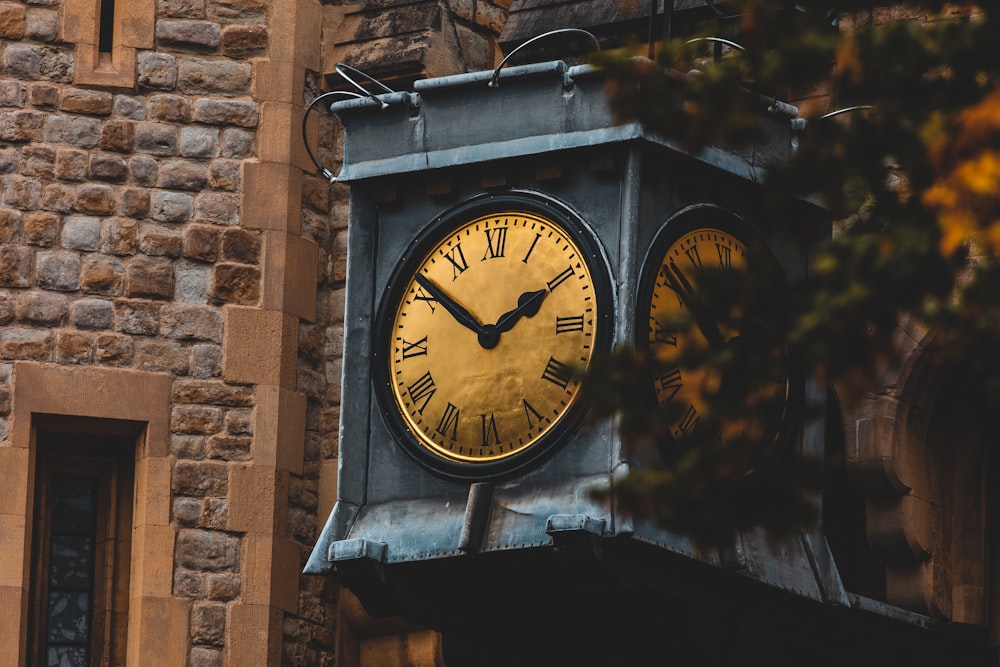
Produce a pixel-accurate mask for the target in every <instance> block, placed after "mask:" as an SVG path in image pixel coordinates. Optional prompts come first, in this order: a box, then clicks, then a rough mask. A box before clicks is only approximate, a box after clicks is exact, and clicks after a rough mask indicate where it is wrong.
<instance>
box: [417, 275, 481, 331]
mask: <svg viewBox="0 0 1000 667" xmlns="http://www.w3.org/2000/svg"><path fill="white" fill-rule="evenodd" d="M413 279H414V280H416V281H417V283H419V284H420V286H421V287H423V288H424V289H425V290H427V291H428V292H430V293H431V296H433V297H434V298H435V299H436V300H437V302H438V303H440V304H441V305H442V306H444V309H445V310H447V311H448V312H449V313H451V316H452V317H454V318H455V321H456V322H458V323H459V324H461V325H462V326H463V327H466V328H467V329H471V330H472V331H474V332H476V333H477V334H481V333H482V332H483V325H482V324H480V323H479V320H477V319H476V318H475V317H473V316H472V313H470V312H469V311H467V310H466V309H465V308H463V307H462V306H460V305H459V304H458V303H457V302H456V301H455V300H454V299H452V298H451V297H450V296H448V295H447V294H446V293H445V292H444V291H443V290H442V289H441V288H440V287H438V286H437V285H435V284H434V283H433V282H431V281H430V280H429V279H428V278H425V277H424V276H423V275H421V274H419V273H418V274H416V275H414V276H413Z"/></svg>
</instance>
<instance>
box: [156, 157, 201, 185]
mask: <svg viewBox="0 0 1000 667" xmlns="http://www.w3.org/2000/svg"><path fill="white" fill-rule="evenodd" d="M157 185H158V186H159V187H161V188H168V189H171V190H194V191H198V190H204V189H205V186H206V185H208V167H207V166H206V165H205V163H204V162H201V161H196V160H166V161H164V162H162V163H161V164H160V173H159V178H158V179H157Z"/></svg>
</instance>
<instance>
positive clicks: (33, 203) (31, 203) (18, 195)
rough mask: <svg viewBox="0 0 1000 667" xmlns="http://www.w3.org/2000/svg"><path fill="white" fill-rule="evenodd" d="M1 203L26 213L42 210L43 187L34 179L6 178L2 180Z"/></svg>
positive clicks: (0, 187) (13, 176) (0, 180)
mask: <svg viewBox="0 0 1000 667" xmlns="http://www.w3.org/2000/svg"><path fill="white" fill-rule="evenodd" d="M0 189H2V192H0V203H2V204H4V205H6V206H11V207H13V208H19V209H22V210H25V211H29V210H32V209H37V208H40V205H41V203H42V185H41V183H39V182H38V181H37V180H35V179H33V178H24V177H23V176H15V175H11V176H4V177H2V178H0Z"/></svg>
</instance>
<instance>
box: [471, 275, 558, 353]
mask: <svg viewBox="0 0 1000 667" xmlns="http://www.w3.org/2000/svg"><path fill="white" fill-rule="evenodd" d="M546 294H548V291H547V290H544V289H540V290H537V291H535V292H525V293H523V294H522V295H521V296H519V297H518V298H517V308H515V309H514V310H510V311H507V312H506V313H504V314H503V315H501V316H500V319H499V320H497V323H496V324H487V325H486V326H484V327H483V330H482V331H480V332H479V344H480V345H482V346H483V347H484V348H486V349H487V350H488V349H491V348H494V347H496V346H497V343H499V342H500V334H502V333H504V332H505V331H510V330H511V329H513V328H514V325H515V324H517V322H518V320H520V319H521V318H522V317H534V316H535V315H536V314H537V313H538V309H539V308H541V307H542V299H544V298H545V295H546Z"/></svg>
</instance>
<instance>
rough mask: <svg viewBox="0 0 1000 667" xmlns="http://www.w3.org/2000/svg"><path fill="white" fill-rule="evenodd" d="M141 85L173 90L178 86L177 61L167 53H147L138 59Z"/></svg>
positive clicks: (140, 55) (141, 54) (143, 53)
mask: <svg viewBox="0 0 1000 667" xmlns="http://www.w3.org/2000/svg"><path fill="white" fill-rule="evenodd" d="M137 64H138V71H139V85H141V86H145V87H146V88H153V89H155V90H171V89H173V87H174V86H175V85H176V84H177V59H176V58H174V57H173V56H171V55H169V54H166V53H159V52H152V51H146V52H142V53H140V54H139V58H138V63H137Z"/></svg>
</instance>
